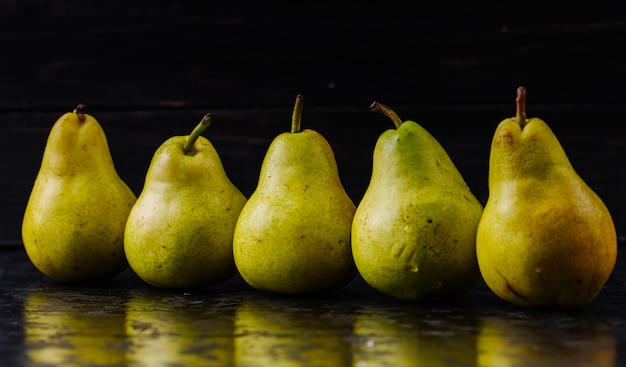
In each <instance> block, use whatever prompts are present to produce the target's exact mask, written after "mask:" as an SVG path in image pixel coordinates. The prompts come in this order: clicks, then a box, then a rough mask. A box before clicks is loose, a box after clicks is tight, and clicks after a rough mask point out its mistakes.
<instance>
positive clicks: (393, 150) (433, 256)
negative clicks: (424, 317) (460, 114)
mask: <svg viewBox="0 0 626 367" xmlns="http://www.w3.org/2000/svg"><path fill="white" fill-rule="evenodd" d="M370 108H371V109H372V110H373V111H375V112H381V113H383V114H384V115H386V116H388V117H389V118H391V119H392V120H393V122H394V124H395V127H396V128H395V129H389V130H386V131H384V132H383V133H382V134H381V135H380V136H379V138H378V140H377V142H376V145H375V148H374V153H373V165H372V174H371V179H370V182H369V185H368V187H367V189H366V191H365V194H364V195H363V198H362V199H361V201H360V202H359V205H358V207H357V210H356V213H355V215H354V221H353V226H352V252H353V256H354V261H355V264H356V266H357V269H358V271H359V273H360V274H361V276H362V278H363V280H365V281H366V282H367V283H368V284H369V285H370V286H372V287H373V288H374V289H376V290H378V291H379V292H380V293H383V294H386V295H388V296H391V297H394V298H397V299H399V300H405V301H417V300H421V299H424V298H453V297H457V296H459V295H461V294H463V293H464V292H465V291H467V290H469V289H470V288H472V287H473V286H474V285H476V284H477V282H478V281H479V280H480V272H479V270H478V264H477V260H476V228H477V227H478V222H479V221H480V217H481V215H482V210H483V207H482V204H481V203H480V202H479V201H478V200H477V199H476V197H475V196H474V195H473V194H472V192H471V191H470V189H469V187H468V186H467V184H466V182H465V180H464V179H463V177H462V176H461V173H460V172H459V170H458V169H457V168H456V166H455V165H454V163H453V162H452V160H451V159H450V157H449V155H448V153H447V152H446V151H445V150H444V148H443V147H442V146H441V144H440V143H439V142H438V141H437V140H436V139H435V138H434V137H433V136H432V135H431V134H430V133H429V132H428V131H427V130H426V129H424V128H423V127H422V126H420V125H419V124H418V123H416V122H414V121H410V120H407V121H404V122H402V120H401V119H400V117H399V116H398V115H397V114H396V113H395V112H394V111H393V110H391V109H390V108H389V107H387V106H385V105H383V104H380V103H378V102H374V103H372V105H371V106H370Z"/></svg>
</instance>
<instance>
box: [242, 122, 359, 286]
mask: <svg viewBox="0 0 626 367" xmlns="http://www.w3.org/2000/svg"><path fill="white" fill-rule="evenodd" d="M355 209H356V208H355V205H354V203H353V202H352V200H351V199H350V197H349V196H348V195H347V193H346V191H345V190H344V188H343V186H342V184H341V181H340V179H339V174H338V169H337V163H336V161H335V156H334V153H333V151H332V149H331V147H330V145H329V143H328V142H327V141H326V139H325V138H324V137H323V136H322V135H320V134H319V133H317V132H315V131H314V130H310V129H305V130H302V131H298V132H295V133H283V134H280V135H278V136H277V137H276V138H275V139H274V140H273V141H272V143H271V144H270V146H269V148H268V150H267V153H266V155H265V158H264V160H263V163H262V166H261V172H260V177H259V182H258V186H257V188H256V189H255V191H254V192H253V193H252V195H251V196H250V198H249V199H248V202H247V203H246V205H245V206H244V208H243V210H242V211H241V214H240V216H239V219H238V221H237V226H236V228H235V234H234V242H233V251H234V257H235V263H236V265H237V269H238V270H239V273H240V274H241V276H242V277H243V279H244V280H245V281H246V282H247V283H248V284H250V285H251V286H252V287H254V288H257V289H260V290H264V291H269V292H275V293H284V294H301V293H315V292H325V291H332V290H335V289H338V288H341V287H343V286H344V285H346V284H347V283H348V282H349V281H350V280H352V279H353V278H354V276H355V275H356V269H355V267H354V261H353V259H352V252H351V249H350V230H351V229H350V227H351V223H352V218H353V216H354V211H355Z"/></svg>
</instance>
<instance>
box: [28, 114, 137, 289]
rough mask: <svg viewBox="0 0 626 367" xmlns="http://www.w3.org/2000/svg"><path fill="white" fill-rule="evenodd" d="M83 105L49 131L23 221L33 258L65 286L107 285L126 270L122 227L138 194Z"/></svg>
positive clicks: (102, 132)
mask: <svg viewBox="0 0 626 367" xmlns="http://www.w3.org/2000/svg"><path fill="white" fill-rule="evenodd" d="M83 107H84V106H83V105H82V104H81V105H79V106H78V107H77V108H76V109H75V110H74V111H73V112H68V113H66V114H64V115H62V116H61V117H60V118H59V119H58V120H57V121H56V122H55V123H54V125H53V126H52V129H51V131H50V134H49V136H48V140H47V143H46V147H45V150H44V153H43V158H42V162H41V167H40V169H39V172H38V173H37V177H36V178H35V182H34V185H33V188H32V191H31V193H30V196H29V198H28V203H27V205H26V210H25V212H24V217H23V221H22V240H23V243H24V248H25V250H26V253H27V254H28V257H29V258H30V260H31V261H32V263H33V264H34V265H35V267H37V269H39V270H40V271H41V272H42V273H43V274H45V275H47V276H48V277H50V278H52V279H54V280H56V281H60V282H80V281H99V280H104V279H108V278H112V277H114V276H116V275H118V274H120V273H121V272H122V271H124V270H125V269H127V268H128V263H127V262H126V257H125V256H124V238H123V237H124V226H125V225H126V219H127V218H128V213H129V212H130V209H131V207H132V206H133V204H134V203H135V200H136V196H135V194H134V193H133V192H132V191H131V190H130V188H129V187H128V186H127V185H126V184H125V183H124V181H122V179H121V178H120V177H119V176H118V174H117V172H116V170H115V166H114V164H113V159H112V158H111V153H110V151H109V146H108V143H107V139H106V136H105V134H104V131H103V130H102V127H101V126H100V124H99V123H98V121H97V120H96V119H95V118H94V117H93V116H91V115H88V114H85V113H83Z"/></svg>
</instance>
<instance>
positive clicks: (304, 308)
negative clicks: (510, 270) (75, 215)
mask: <svg viewBox="0 0 626 367" xmlns="http://www.w3.org/2000/svg"><path fill="white" fill-rule="evenodd" d="M625 271H626V266H625V264H624V261H618V265H617V267H616V269H615V271H614V273H613V275H612V276H611V278H610V279H609V281H608V283H607V284H606V286H605V287H604V289H603V290H602V292H601V293H600V295H599V296H598V297H597V298H596V299H595V300H594V302H593V303H591V304H590V305H588V306H587V307H584V308H582V309H578V310H554V309H523V308H520V307H517V306H513V305H510V304H508V303H505V302H504V301H502V300H500V299H499V298H497V297H496V296H495V295H494V294H493V293H491V292H490V291H489V290H488V289H487V288H486V287H485V286H484V285H483V284H479V285H478V286H477V287H476V288H475V289H473V290H472V291H470V292H469V293H467V294H465V295H463V296H461V297H460V298H459V299H456V300H447V301H443V300H426V301H422V302H417V303H409V302H401V301H397V300H395V299H391V298H389V297H386V296H383V295H381V294H379V293H377V292H376V291H374V290H373V289H371V288H370V287H369V286H368V285H367V284H365V283H364V282H363V281H362V279H360V278H359V277H357V278H355V279H354V281H353V282H351V283H350V284H349V285H348V286H346V287H345V288H343V289H341V290H339V291H336V292H333V293H328V294H322V295H316V296H281V295H274V294H268V293H264V292H260V291H257V290H254V289H252V288H250V287H249V286H248V285H247V284H245V282H243V280H242V279H241V278H239V277H234V278H232V279H230V280H228V281H226V282H223V283H221V284H218V285H216V286H213V287H207V288H202V289H190V290H162V289H157V288H154V287H151V286H149V285H147V284H145V283H143V281H141V280H140V279H139V278H138V277H136V276H135V274H133V273H132V271H130V270H128V271H126V272H124V273H123V274H121V275H120V276H118V277H117V278H114V279H112V280H111V281H109V282H105V283H101V284H91V285H63V284H58V283H55V282H53V281H52V280H50V279H48V278H46V277H45V276H43V275H41V274H40V273H39V272H38V271H37V270H36V269H35V268H34V267H33V266H32V264H31V263H30V262H29V260H28V258H27V257H26V255H25V253H24V252H23V250H22V249H4V250H2V252H1V253H0V274H1V278H0V281H1V283H0V285H1V288H0V315H1V317H0V327H1V329H2V334H0V356H1V357H0V365H2V366H5V365H6V366H46V365H59V366H60V365H63V366H70V365H77V366H78V365H80V366H85V365H90V366H121V365H136V366H156V365H161V366H170V365H171V366H191V365H203V366H266V365H267V366H276V365H307V366H313V365H320V366H360V367H361V366H404V365H426V366H504V365H507V366H554V365H556V364H559V365H562V366H618V365H622V364H624V363H626V309H625V308H626V307H625V305H624V302H623V300H624V293H623V289H624V282H625V276H624V274H625Z"/></svg>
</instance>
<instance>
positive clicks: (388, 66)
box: [0, 0, 626, 246]
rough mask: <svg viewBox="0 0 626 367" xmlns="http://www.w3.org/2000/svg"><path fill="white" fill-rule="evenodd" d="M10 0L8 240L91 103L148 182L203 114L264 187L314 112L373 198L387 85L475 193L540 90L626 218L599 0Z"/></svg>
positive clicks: (598, 186)
mask: <svg viewBox="0 0 626 367" xmlns="http://www.w3.org/2000/svg"><path fill="white" fill-rule="evenodd" d="M430 3H431V2H429V3H428V4H426V5H424V4H423V2H417V1H404V2H393V1H392V2H383V3H379V4H377V3H374V4H370V3H356V4H342V3H340V2H323V1H322V2H319V1H317V2H311V3H307V2H296V3H289V4H287V5H284V4H283V5H274V4H268V3H267V2H219V1H217V2H209V1H204V2H202V1H166V0H157V1H121V0H111V1H95V0H81V1H78V0H56V1H44V0H27V1H19V0H14V1H0V128H1V129H2V133H1V134H0V185H1V186H0V201H1V204H0V219H1V221H0V243H1V244H2V245H5V246H8V245H21V236H20V225H21V219H22V214H23V210H24V207H25V205H26V201H27V199H28V195H29V192H30V189H31V187H32V183H33V180H34V177H35V175H36V173H37V170H38V168H39V164H40V160H41V155H42V153H43V148H44V146H45V143H46V138H47V134H48V132H49V129H50V127H51V126H52V124H53V123H54V121H55V120H56V119H57V118H58V117H59V116H60V115H62V114H63V113H65V112H67V111H71V110H72V109H73V108H74V107H75V106H76V105H77V104H78V103H85V104H86V106H87V107H86V111H87V112H88V113H91V114H93V115H94V116H95V117H96V118H97V119H98V120H99V121H100V123H101V124H102V125H103V128H104V129H105V131H106V133H107V136H108V139H109V145H110V148H111V152H112V155H113V158H114V160H115V163H116V166H117V169H118V171H119V173H120V176H121V177H122V178H123V179H124V180H125V181H126V182H127V183H128V184H129V185H130V186H131V188H132V189H133V190H134V191H135V192H136V193H137V194H139V192H140V191H141V188H142V185H143V178H144V174H145V171H146V169H147V166H148V164H149V161H150V158H151V156H152V154H153V153H154V151H155V150H156V148H157V147H158V146H159V145H160V144H161V143H162V142H163V141H164V140H166V139H167V138H168V137H170V136H172V135H185V134H188V133H189V131H190V130H191V128H193V126H195V124H196V123H197V122H198V121H199V120H200V118H201V117H202V116H203V115H204V114H205V113H206V112H211V113H212V114H213V116H214V124H213V125H212V126H211V127H210V128H209V129H208V130H207V132H206V133H205V134H204V135H205V136H206V137H207V138H209V139H210V140H211V141H212V142H213V144H214V145H215V146H216V148H217V149H218V151H219V153H220V155H221V157H222V159H223V163H224V166H225V168H226V171H227V173H228V174H229V176H230V177H231V180H232V181H233V182H234V183H235V184H236V185H237V186H239V187H240V188H241V190H242V191H243V192H244V193H245V194H246V195H249V194H250V193H251V192H252V191H253V190H254V187H255V185H256V180H257V177H258V173H259V168H260V164H261V161H262V159H263V154H264V153H265V150H266V149H267V146H268V145H269V143H270V142H271V140H272V139H273V137H274V136H276V135H278V134H280V133H281V132H284V131H287V130H288V129H289V125H290V119H291V112H292V107H293V103H294V101H295V96H296V94H298V93H301V94H302V95H303V96H304V101H305V104H304V111H303V127H305V128H312V129H315V130H318V131H319V132H321V133H322V134H323V135H325V136H326V137H327V139H328V140H329V142H330V143H331V145H332V146H333V149H334V150H335V154H336V158H337V162H338V164H339V169H340V174H341V177H342V180H343V183H344V186H345V187H346V190H347V191H348V193H349V194H350V196H351V197H352V198H353V200H354V201H355V203H358V201H359V200H360V198H361V196H362V194H363V192H364V190H365V188H366V186H367V183H368V180H369V175H370V173H371V153H372V149H373V146H374V144H375V142H376V138H377V137H378V134H380V133H381V132H382V131H383V130H385V129H388V128H391V127H392V124H391V122H390V121H389V120H387V119H386V118H385V117H383V116H382V115H378V114H374V113H372V112H370V111H369V109H368V106H369V104H370V103H371V102H372V101H373V100H378V101H380V102H382V103H384V104H387V105H389V106H391V107H392V108H394V109H395V110H396V112H397V113H398V114H400V116H401V117H403V118H404V119H410V120H415V121H417V122H419V123H420V124H422V125H423V126H424V127H425V128H427V129H428V130H429V131H430V132H431V133H432V134H433V135H434V136H435V137H436V138H437V139H438V140H439V141H440V142H441V143H442V145H443V146H444V147H445V148H446V149H447V150H448V152H449V153H450V155H451V157H452V159H453V160H454V161H455V163H456V164H457V166H458V168H459V169H460V171H461V173H462V174H463V175H464V177H465V178H466V180H467V182H468V184H469V185H470V187H471V188H472V190H473V192H474V193H475V194H476V196H477V197H479V199H480V200H481V201H482V202H485V201H486V199H487V196H488V189H487V164H488V158H489V145H490V143H491V137H492V134H493V132H494V130H495V127H496V125H497V124H498V123H499V122H500V121H501V120H502V119H503V118H506V117H510V116H513V115H514V113H515V105H514V99H515V91H516V88H517V87H518V86H519V85H524V86H525V87H526V88H527V90H528V115H529V117H534V116H536V117H541V118H543V119H544V120H545V121H546V122H547V123H548V124H549V125H550V126H551V127H552V128H553V130H554V131H555V133H556V134H557V136H558V137H559V139H560V140H561V143H562V144H563V146H564V148H565V149H566V151H567V152H568V154H569V157H570V160H571V161H572V164H573V165H574V167H575V168H576V169H577V171H578V172H579V174H580V175H581V176H582V177H583V179H585V180H586V181H587V182H588V184H589V185H590V186H591V187H592V188H593V189H594V190H595V191H596V192H597V193H598V194H600V196H601V197H602V198H603V199H604V200H605V202H606V204H607V206H608V207H609V209H610V210H611V212H612V213H613V215H614V219H615V222H616V227H617V229H618V234H619V235H620V238H622V236H623V235H624V233H625V232H626V195H625V192H626V172H625V168H626V163H624V159H625V158H626V128H625V127H624V124H625V123H626V121H624V115H625V113H624V111H625V110H626V92H625V90H624V86H625V85H626V56H624V50H625V46H626V15H624V12H623V11H621V10H620V7H617V8H611V7H603V6H602V5H601V4H599V3H597V2H591V1H572V2H569V3H567V4H566V5H561V4H563V3H561V2H559V3H558V5H557V4H552V3H550V2H547V1H542V2H539V1H518V2H502V1H500V2H491V1H489V2H481V3H480V5H476V4H475V3H474V2H465V3H460V2H450V3H448V2H445V1H441V2H432V3H435V4H430Z"/></svg>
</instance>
